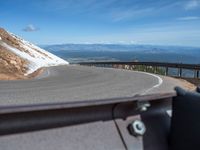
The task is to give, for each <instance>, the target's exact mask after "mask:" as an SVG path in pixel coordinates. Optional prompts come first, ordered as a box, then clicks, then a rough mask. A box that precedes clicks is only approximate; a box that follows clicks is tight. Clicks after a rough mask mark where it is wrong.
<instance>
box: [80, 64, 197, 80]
mask: <svg viewBox="0 0 200 150" xmlns="http://www.w3.org/2000/svg"><path fill="white" fill-rule="evenodd" d="M78 64H80V65H86V66H96V67H112V68H120V69H128V70H139V71H146V72H151V73H158V74H162V75H166V76H168V75H169V69H170V68H174V69H177V71H178V74H177V75H176V77H179V78H182V77H183V69H186V70H190V71H193V72H194V76H193V78H200V74H199V72H200V64H182V63H161V62H81V63H78ZM138 66H140V68H138ZM149 68H150V69H149ZM161 68H162V69H161Z"/></svg>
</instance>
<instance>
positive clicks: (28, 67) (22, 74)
mask: <svg viewBox="0 0 200 150" xmlns="http://www.w3.org/2000/svg"><path fill="white" fill-rule="evenodd" d="M66 64H69V63H68V62H67V61H65V60H63V59H61V58H59V57H57V56H55V55H53V54H51V53H49V52H47V51H45V50H44V49H41V48H39V47H37V46H35V45H33V44H32V43H30V42H27V41H25V40H23V39H21V38H19V37H18V36H16V35H14V34H12V33H9V32H7V31H6V30H4V29H2V28H0V79H6V80H12V79H26V78H29V77H30V76H32V74H33V73H34V72H36V71H38V70H39V69H40V68H42V67H48V66H56V65H66Z"/></svg>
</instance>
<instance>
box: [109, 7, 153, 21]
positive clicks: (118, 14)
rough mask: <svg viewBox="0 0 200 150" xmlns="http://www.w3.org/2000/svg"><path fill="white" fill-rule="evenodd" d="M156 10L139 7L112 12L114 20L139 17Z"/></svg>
mask: <svg viewBox="0 0 200 150" xmlns="http://www.w3.org/2000/svg"><path fill="white" fill-rule="evenodd" d="M152 11H154V8H145V9H138V10H132V9H129V10H122V11H114V12H113V13H112V15H111V16H112V20H113V21H116V22H117V21H122V20H129V19H135V18H138V17H143V16H146V15H148V14H149V13H151V12H152Z"/></svg>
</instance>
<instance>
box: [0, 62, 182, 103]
mask: <svg viewBox="0 0 200 150" xmlns="http://www.w3.org/2000/svg"><path fill="white" fill-rule="evenodd" d="M176 85H181V83H180V82H178V80H175V79H170V78H167V77H159V76H156V75H151V74H148V73H142V72H133V71H125V70H120V69H108V68H107V69H106V68H95V67H85V66H71V65H69V66H56V67H50V68H47V69H46V70H45V72H44V73H43V74H42V75H41V76H40V77H38V78H36V79H32V80H23V81H0V106H10V105H26V104H39V103H55V102H80V101H84V100H87V101H92V100H98V99H107V98H116V97H132V96H134V95H136V94H141V95H142V94H148V93H163V92H173V88H174V86H176Z"/></svg>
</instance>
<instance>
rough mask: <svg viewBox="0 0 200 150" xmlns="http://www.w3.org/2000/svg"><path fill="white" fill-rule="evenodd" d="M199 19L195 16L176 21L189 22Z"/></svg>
mask: <svg viewBox="0 0 200 150" xmlns="http://www.w3.org/2000/svg"><path fill="white" fill-rule="evenodd" d="M199 19H200V17H197V16H188V17H180V18H177V20H180V21H191V20H199Z"/></svg>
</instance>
